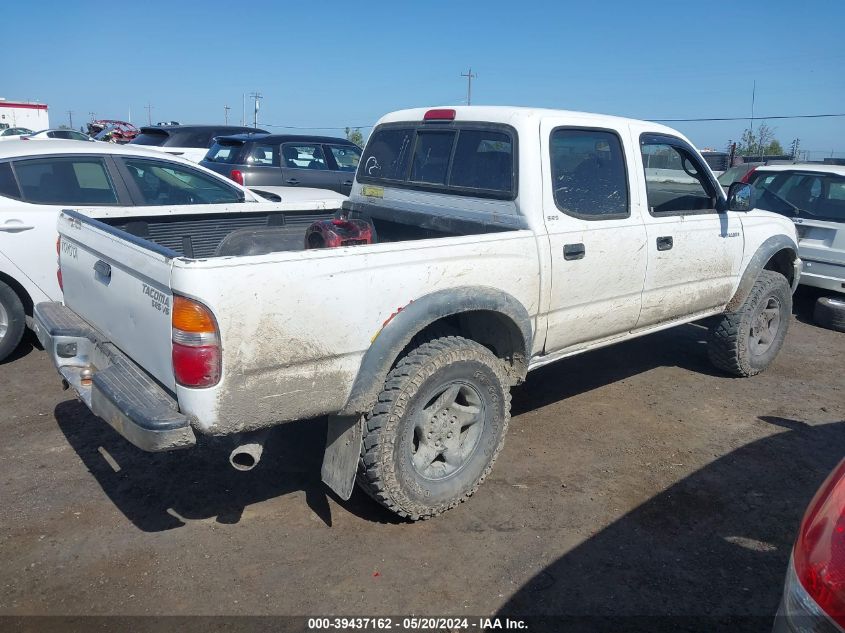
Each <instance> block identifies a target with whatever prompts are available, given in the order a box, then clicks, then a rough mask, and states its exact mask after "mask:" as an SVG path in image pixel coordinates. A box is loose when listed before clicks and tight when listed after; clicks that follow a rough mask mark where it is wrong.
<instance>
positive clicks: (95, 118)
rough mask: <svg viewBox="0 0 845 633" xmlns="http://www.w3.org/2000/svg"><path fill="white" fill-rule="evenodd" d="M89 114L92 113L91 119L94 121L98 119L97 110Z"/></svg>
mask: <svg viewBox="0 0 845 633" xmlns="http://www.w3.org/2000/svg"><path fill="white" fill-rule="evenodd" d="M88 114H90V115H91V120H92V121H96V120H97V113H96V112H89V113H88Z"/></svg>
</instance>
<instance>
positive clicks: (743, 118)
mask: <svg viewBox="0 0 845 633" xmlns="http://www.w3.org/2000/svg"><path fill="white" fill-rule="evenodd" d="M831 117H845V113H843V114H789V115H781V116H756V115H755V116H754V120H755V121H762V120H765V119H824V118H831ZM649 120H650V121H654V122H655V123H683V122H694V121H748V117H747V116H734V117H731V116H726V117H702V118H699V119H649Z"/></svg>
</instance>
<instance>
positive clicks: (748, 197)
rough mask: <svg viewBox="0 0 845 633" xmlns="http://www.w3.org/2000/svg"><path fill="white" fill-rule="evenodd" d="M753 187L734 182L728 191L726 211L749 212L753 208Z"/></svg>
mask: <svg viewBox="0 0 845 633" xmlns="http://www.w3.org/2000/svg"><path fill="white" fill-rule="evenodd" d="M753 198H754V187H752V186H751V185H749V184H748V183H745V182H735V183H733V184H732V185H731V186H730V188H729V189H728V209H730V210H731V211H750V210H751V209H752V208H753V206H754V205H753V203H752V200H753Z"/></svg>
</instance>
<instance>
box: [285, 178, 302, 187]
mask: <svg viewBox="0 0 845 633" xmlns="http://www.w3.org/2000/svg"><path fill="white" fill-rule="evenodd" d="M287 183H288V184H289V185H298V184H299V181H298V180H297V179H296V178H288V180H287Z"/></svg>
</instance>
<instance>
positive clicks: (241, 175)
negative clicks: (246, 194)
mask: <svg viewBox="0 0 845 633" xmlns="http://www.w3.org/2000/svg"><path fill="white" fill-rule="evenodd" d="M360 158H361V148H360V147H358V146H357V145H355V143H352V142H351V141H347V140H346V139H344V138H333V137H329V136H294V135H289V134H249V135H245V134H238V135H235V136H222V137H219V138H217V139H216V141H215V143H214V145H213V146H212V147H211V149H210V150H209V151H208V153H207V154H206V156H205V158H204V159H203V160H202V161H201V162H200V164H201V165H202V166H203V167H207V168H208V169H211V170H213V171H216V172H217V173H219V174H223V175H224V176H228V177H229V178H231V179H232V180H234V181H235V182H237V183H239V184H241V185H244V186H245V187H267V186H276V187H279V186H282V187H296V186H302V187H316V188H318V189H331V190H332V191H337V192H338V193H342V194H343V195H349V192H350V191H351V189H352V181H353V179H354V178H355V170H356V169H357V168H358V161H359V160H360Z"/></svg>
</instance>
